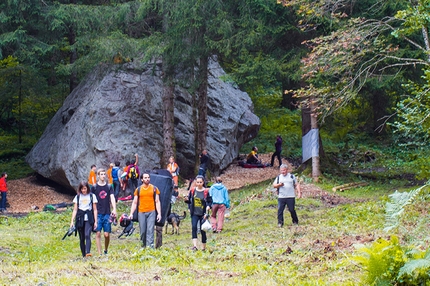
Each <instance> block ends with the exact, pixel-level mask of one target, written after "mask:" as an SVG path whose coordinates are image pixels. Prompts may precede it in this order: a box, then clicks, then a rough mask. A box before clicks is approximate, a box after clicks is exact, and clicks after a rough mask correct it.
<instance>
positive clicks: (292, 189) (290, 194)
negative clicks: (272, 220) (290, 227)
mask: <svg viewBox="0 0 430 286" xmlns="http://www.w3.org/2000/svg"><path fill="white" fill-rule="evenodd" d="M291 169H292V168H291V166H289V165H287V164H282V165H281V166H280V167H279V171H280V174H279V175H278V176H277V177H276V179H275V182H273V187H274V188H276V189H278V227H282V226H284V209H285V206H287V207H288V211H289V212H290V214H291V218H292V219H293V224H299V219H298V218H297V214H296V210H295V204H296V191H297V198H301V196H302V192H301V190H300V184H299V183H298V182H297V179H296V177H295V176H294V175H293V174H291V173H290V171H291Z"/></svg>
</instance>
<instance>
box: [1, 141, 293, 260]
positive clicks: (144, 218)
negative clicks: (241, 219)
mask: <svg viewBox="0 0 430 286" xmlns="http://www.w3.org/2000/svg"><path fill="white" fill-rule="evenodd" d="M255 151H257V149H256V150H255ZM135 157H136V161H133V162H130V163H129V164H126V167H125V168H124V169H123V170H122V173H120V172H119V170H116V169H115V168H118V169H119V163H118V162H116V163H115V164H113V166H112V164H111V166H110V169H111V171H110V172H109V171H108V170H105V169H98V170H97V171H96V170H95V169H96V166H95V165H94V166H92V168H91V169H92V170H91V172H90V176H89V180H88V182H84V181H83V182H81V183H80V184H79V186H78V190H77V195H76V196H75V198H74V199H73V202H74V209H73V212H72V218H71V223H70V227H76V229H77V231H78V233H79V240H80V249H81V253H82V256H84V257H88V256H92V254H91V232H93V231H95V232H96V245H97V251H98V253H99V255H101V254H102V253H104V254H107V253H108V247H109V242H110V233H111V231H112V228H111V224H112V222H114V221H115V219H116V215H117V213H116V202H117V200H118V197H117V196H116V195H117V194H118V193H117V191H116V190H117V188H118V187H116V186H119V188H123V187H124V185H125V184H126V183H125V182H124V181H127V183H128V184H130V185H132V186H133V190H134V191H133V194H132V195H133V201H132V205H131V209H130V214H129V216H128V218H129V219H130V220H131V219H133V216H136V215H137V218H138V222H139V229H140V240H141V242H142V246H143V247H151V248H153V247H154V233H155V231H154V230H155V228H156V227H155V223H156V222H159V221H161V203H160V191H159V190H158V188H157V187H156V186H154V185H152V184H151V183H150V181H151V174H150V173H149V172H148V171H145V172H143V173H142V174H140V171H139V169H138V167H137V160H138V156H137V154H136V155H135ZM208 160H209V156H208V154H207V151H206V150H204V152H202V154H201V156H200V163H201V164H200V168H199V174H198V175H197V177H196V178H195V185H194V187H190V188H189V192H188V195H186V196H185V197H184V201H185V203H187V204H188V209H189V212H190V216H191V236H192V245H193V246H192V250H197V249H198V238H197V235H198V233H200V234H201V250H203V251H204V250H205V249H206V242H207V235H206V231H205V230H203V229H202V228H201V227H200V229H199V226H202V225H203V223H204V222H205V220H209V221H210V224H211V227H212V231H213V232H214V233H220V232H221V231H222V230H223V224H224V218H225V212H226V210H227V209H228V208H230V199H229V195H228V190H227V188H226V187H225V186H224V185H223V184H222V179H221V177H216V179H215V183H214V184H213V185H212V186H211V187H210V188H207V187H205V183H206V181H205V177H204V176H205V175H206V169H207V164H208ZM131 168H135V170H134V171H136V172H137V173H138V174H139V177H138V178H139V179H140V181H141V182H140V184H138V182H137V181H138V179H135V178H134V176H133V178H132V176H131V175H130V172H131ZM166 169H167V170H168V171H169V172H170V173H171V174H172V180H173V188H174V190H177V188H178V175H179V166H178V164H177V163H176V162H175V160H174V157H170V158H169V163H168V165H167V167H166ZM290 172H291V166H290V165H287V164H281V165H280V174H279V176H277V177H276V179H275V181H274V183H273V187H274V188H276V189H277V190H278V214H277V217H278V226H279V227H282V226H283V225H284V209H285V207H287V208H288V211H289V212H290V213H291V217H292V221H293V224H298V218H297V214H296V211H295V198H296V192H297V197H298V198H300V197H301V190H300V184H299V182H298V181H297V179H296V177H295V176H294V175H293V174H291V173H290ZM124 173H125V174H126V175H125V176H123V175H122V174H124ZM109 174H110V175H109ZM108 178H112V180H111V181H110V179H108ZM121 178H123V179H121ZM125 178H127V179H125ZM132 180H136V182H133V181H132ZM89 182H90V183H89ZM115 182H117V183H115ZM138 185H139V187H138ZM0 190H1V181H0ZM118 192H119V191H118ZM75 221H76V222H75ZM102 231H103V234H104V248H102V241H101V240H102V239H101V233H102Z"/></svg>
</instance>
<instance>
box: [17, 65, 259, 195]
mask: <svg viewBox="0 0 430 286" xmlns="http://www.w3.org/2000/svg"><path fill="white" fill-rule="evenodd" d="M224 74H225V73H224V71H223V70H222V68H221V67H220V66H219V64H218V63H216V62H212V63H211V65H210V75H209V90H208V138H207V144H208V145H207V149H208V152H209V155H210V157H211V164H210V167H209V170H210V171H211V172H212V174H218V173H219V172H220V171H221V170H223V169H225V168H226V167H227V166H228V165H229V164H230V163H231V162H232V161H233V159H234V158H236V157H237V155H238V153H239V149H240V147H241V146H242V145H243V144H244V143H246V142H248V141H249V140H251V139H253V138H254V137H255V136H256V135H257V133H258V130H259V127H260V120H259V119H258V117H257V116H256V115H255V114H253V113H252V111H253V105H252V102H251V99H250V98H249V96H248V95H247V94H246V93H245V92H242V91H240V90H239V89H237V88H235V87H234V86H233V85H232V84H229V83H226V82H224V81H222V80H221V79H220V77H221V76H223V75H224ZM162 92H163V82H162V79H161V71H160V69H159V66H158V65H151V66H150V65H146V66H145V67H139V68H137V67H135V66H132V65H131V64H128V66H122V67H121V68H118V66H113V67H112V66H99V67H98V68H97V69H96V70H95V71H94V72H93V73H91V74H90V75H88V76H87V78H86V79H85V80H83V81H82V83H81V84H80V85H79V86H78V87H77V88H76V89H75V90H74V91H73V92H72V93H71V94H70V95H69V96H68V97H67V99H66V100H65V101H64V104H63V106H62V107H61V108H60V109H59V110H58V111H57V113H56V114H55V116H54V117H53V118H52V120H51V122H50V123H49V125H48V126H47V128H46V130H45V132H44V133H43V135H42V137H41V138H40V140H39V141H38V142H37V143H36V145H35V146H34V147H33V149H32V150H31V151H30V153H29V154H28V155H27V158H26V160H27V162H28V163H29V165H30V166H31V168H33V169H34V170H35V171H36V172H38V173H39V174H40V175H42V176H43V177H45V178H48V179H50V180H53V181H55V182H57V183H59V184H61V185H63V186H64V187H65V188H68V189H72V188H76V186H77V185H78V184H79V182H80V181H82V180H87V178H88V173H89V170H90V166H91V165H92V164H96V166H97V168H99V167H104V168H107V167H108V166H109V163H111V162H114V161H120V162H121V166H124V164H125V161H126V160H130V159H132V158H134V156H133V154H135V153H137V154H139V164H138V165H139V168H140V169H153V168H165V166H164V163H162V162H161V160H162V159H161V156H162V151H163V134H162V132H163V122H162V97H161V95H162ZM191 99H192V97H191V95H190V94H189V93H188V92H187V91H186V90H185V89H183V88H181V87H179V86H177V87H176V88H175V110H174V112H175V137H176V148H177V154H176V161H177V162H178V165H179V166H180V169H181V174H180V175H181V176H183V177H192V176H194V166H195V161H196V160H197V159H196V155H195V152H194V122H193V119H192V112H193V110H192V107H191ZM161 164H163V165H161Z"/></svg>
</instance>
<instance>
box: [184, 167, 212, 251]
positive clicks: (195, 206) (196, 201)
mask: <svg viewBox="0 0 430 286" xmlns="http://www.w3.org/2000/svg"><path fill="white" fill-rule="evenodd" d="M195 182H196V187H195V188H192V189H190V192H189V193H188V197H187V198H185V203H187V204H188V208H189V210H190V215H191V236H192V242H193V247H192V248H191V249H192V250H197V225H198V223H199V222H200V225H202V224H203V222H204V219H205V218H206V217H207V216H206V214H207V213H208V212H209V210H210V207H211V206H212V198H211V196H210V195H209V190H208V189H207V188H204V187H203V183H204V178H203V176H201V175H198V176H197V177H196V180H195ZM200 233H201V235H202V250H203V251H204V250H206V241H207V237H206V232H205V231H204V230H202V229H201V230H200Z"/></svg>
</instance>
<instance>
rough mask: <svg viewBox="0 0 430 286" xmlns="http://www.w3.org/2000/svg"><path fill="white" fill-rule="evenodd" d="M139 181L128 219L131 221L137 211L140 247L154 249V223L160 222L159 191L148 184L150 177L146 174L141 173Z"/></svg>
mask: <svg viewBox="0 0 430 286" xmlns="http://www.w3.org/2000/svg"><path fill="white" fill-rule="evenodd" d="M140 179H141V180H142V185H141V186H140V187H138V188H136V189H135V190H134V199H133V203H132V205H131V209H130V216H129V217H130V219H133V214H134V213H135V210H136V209H137V215H138V220H139V231H140V240H141V241H142V247H151V248H154V226H155V221H157V222H159V221H161V204H160V190H158V188H157V187H156V186H154V185H152V184H150V182H151V176H150V174H149V173H148V172H143V173H142V175H141V177H140ZM155 211H157V212H155Z"/></svg>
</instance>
